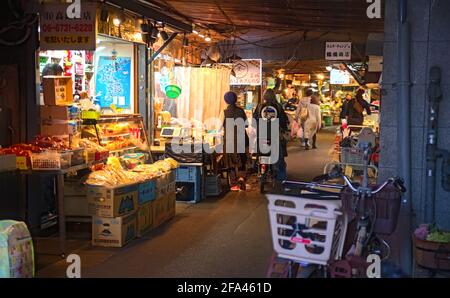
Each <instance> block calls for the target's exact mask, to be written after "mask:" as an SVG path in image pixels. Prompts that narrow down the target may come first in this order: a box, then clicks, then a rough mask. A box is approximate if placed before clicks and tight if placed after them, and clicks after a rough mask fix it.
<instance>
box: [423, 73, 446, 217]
mask: <svg viewBox="0 0 450 298" xmlns="http://www.w3.org/2000/svg"><path fill="white" fill-rule="evenodd" d="M440 84H441V69H440V68H439V67H436V66H434V67H432V68H431V69H430V86H429V89H428V97H429V99H428V100H429V101H428V130H427V154H426V158H427V173H426V175H427V178H426V186H425V189H426V192H425V193H426V198H425V200H424V204H423V207H424V211H425V222H429V223H435V221H436V206H435V205H436V162H437V159H438V157H440V155H441V154H440V152H439V149H438V148H437V138H438V127H437V125H438V116H439V101H440V99H441V97H442V90H441V87H440Z"/></svg>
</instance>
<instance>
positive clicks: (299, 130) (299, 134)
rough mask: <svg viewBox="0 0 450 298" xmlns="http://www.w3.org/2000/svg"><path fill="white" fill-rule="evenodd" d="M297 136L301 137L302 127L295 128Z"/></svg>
mask: <svg viewBox="0 0 450 298" xmlns="http://www.w3.org/2000/svg"><path fill="white" fill-rule="evenodd" d="M297 138H299V139H303V128H302V127H299V128H298V130H297Z"/></svg>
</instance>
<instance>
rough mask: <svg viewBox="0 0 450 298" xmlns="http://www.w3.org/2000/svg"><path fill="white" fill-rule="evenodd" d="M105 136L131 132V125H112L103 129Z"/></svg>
mask: <svg viewBox="0 0 450 298" xmlns="http://www.w3.org/2000/svg"><path fill="white" fill-rule="evenodd" d="M102 131H103V134H104V135H115V134H121V133H128V132H130V124H129V123H126V122H124V123H112V124H108V125H106V126H104V127H103V130H102Z"/></svg>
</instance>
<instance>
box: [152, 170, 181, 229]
mask: <svg viewBox="0 0 450 298" xmlns="http://www.w3.org/2000/svg"><path fill="white" fill-rule="evenodd" d="M175 201H176V186H175V171H174V170H171V171H170V172H168V173H164V174H163V175H162V176H161V177H158V178H157V182H156V200H155V202H154V209H153V211H154V216H153V221H154V226H155V227H157V226H160V225H161V224H163V223H164V222H166V221H168V220H169V219H171V218H173V217H174V216H175Z"/></svg>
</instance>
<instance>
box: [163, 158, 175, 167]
mask: <svg viewBox="0 0 450 298" xmlns="http://www.w3.org/2000/svg"><path fill="white" fill-rule="evenodd" d="M164 161H165V162H167V163H169V164H170V167H171V168H172V169H176V168H178V161H176V160H175V159H173V158H171V157H169V158H166V159H165V160H164Z"/></svg>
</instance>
